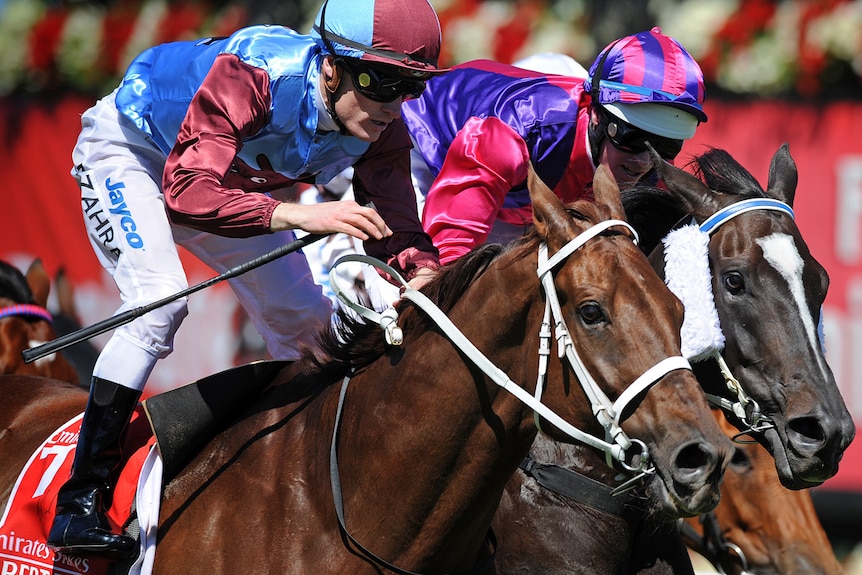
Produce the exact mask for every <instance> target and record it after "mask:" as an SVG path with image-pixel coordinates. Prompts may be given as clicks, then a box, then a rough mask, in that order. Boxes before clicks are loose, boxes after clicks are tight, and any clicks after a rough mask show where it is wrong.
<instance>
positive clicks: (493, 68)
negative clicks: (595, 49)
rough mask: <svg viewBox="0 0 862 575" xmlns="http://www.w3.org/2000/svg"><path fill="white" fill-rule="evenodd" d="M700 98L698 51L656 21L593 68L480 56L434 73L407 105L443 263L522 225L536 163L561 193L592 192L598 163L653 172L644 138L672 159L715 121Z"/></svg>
mask: <svg viewBox="0 0 862 575" xmlns="http://www.w3.org/2000/svg"><path fill="white" fill-rule="evenodd" d="M549 69H550V70H554V69H555V68H554V64H551V67H550V68H548V67H545V68H544V71H545V72H547V71H548V70H549ZM558 69H559V70H560V71H561V72H563V71H564V70H565V66H564V65H561V66H559V67H558ZM568 73H571V72H568ZM597 73H598V75H599V76H600V78H601V81H600V83H598V84H594V83H593V78H594V77H595V76H596V75H597ZM585 76H586V74H585ZM703 99H704V84H703V74H702V72H701V70H700V67H699V66H698V64H697V62H695V61H694V59H693V58H692V57H691V56H690V55H689V54H688V52H687V51H686V50H685V49H684V48H683V47H682V46H681V45H680V44H679V43H678V42H677V41H676V40H674V39H673V38H670V37H669V36H666V35H664V34H662V33H661V31H660V30H659V29H657V28H654V29H653V30H651V31H649V32H642V33H640V34H635V35H632V36H626V37H624V38H621V39H619V40H617V41H615V42H613V43H612V44H610V45H609V46H608V47H606V48H605V50H603V51H602V53H601V54H600V55H599V56H598V57H597V58H596V60H595V62H594V63H593V65H592V67H591V70H590V73H589V76H588V77H586V78H585V77H584V76H581V77H574V76H565V75H556V74H548V73H540V72H536V71H531V70H526V69H522V68H519V67H516V66H509V65H505V64H499V63H496V62H490V61H474V62H468V63H466V64H462V65H460V66H456V67H455V68H453V69H452V71H451V72H449V73H447V74H444V75H442V76H440V77H437V78H434V79H432V80H430V81H429V82H428V83H427V89H426V90H425V92H424V93H423V94H422V96H421V97H420V98H418V99H415V100H412V101H409V102H406V103H405V104H404V106H403V108H402V114H403V117H404V121H405V123H406V124H407V128H408V130H409V131H410V136H411V138H412V139H413V143H414V146H415V149H414V153H413V154H412V161H413V165H412V170H413V174H414V185H417V187H418V192H419V193H420V194H421V195H422V196H424V197H425V205H424V208H423V213H422V221H423V225H424V228H425V230H426V231H427V232H428V234H429V235H430V236H431V239H432V240H433V241H434V245H435V246H436V247H437V249H438V250H439V251H440V260H441V262H442V263H448V262H451V261H452V260H454V259H457V258H458V257H460V256H462V255H463V254H465V253H467V252H468V251H469V250H470V249H472V248H473V247H475V246H476V245H479V244H482V243H484V242H486V241H488V240H491V241H504V240H506V239H509V238H511V237H513V236H518V235H521V234H522V233H523V232H524V231H525V228H526V227H527V226H528V225H529V224H530V222H531V209H530V199H529V194H528V192H527V188H526V176H527V166H528V164H529V163H530V162H532V163H533V165H534V166H535V169H536V172H537V174H538V175H539V177H541V179H542V180H543V181H544V182H545V183H546V184H547V185H548V186H549V187H551V189H553V190H554V191H555V192H556V193H557V195H558V196H559V197H560V198H561V199H562V200H563V201H564V202H569V201H572V200H576V199H579V198H582V197H583V198H590V197H591V194H592V191H591V185H592V180H593V175H594V173H595V169H596V166H597V165H598V164H599V163H601V162H603V163H606V164H607V165H608V167H609V168H610V169H611V172H612V173H613V175H614V177H615V178H616V180H617V183H618V184H619V185H620V186H625V185H627V184H631V183H634V182H636V181H638V180H640V179H641V178H643V177H644V176H646V175H647V174H649V173H650V172H651V171H652V160H651V158H650V155H649V153H648V152H647V151H646V147H645V145H644V142H646V141H649V142H650V143H651V144H652V145H653V147H654V148H655V149H656V150H657V151H658V152H659V154H661V155H662V156H663V157H664V158H665V159H668V160H671V159H673V158H674V157H675V156H676V155H677V154H678V153H679V151H680V150H681V148H682V142H683V140H685V139H688V138H691V137H692V136H693V135H694V132H695V130H696V128H697V126H698V124H699V123H700V122H705V121H706V119H707V118H706V114H704V112H703V108H702V103H703ZM606 142H609V143H610V144H611V145H605V143H606Z"/></svg>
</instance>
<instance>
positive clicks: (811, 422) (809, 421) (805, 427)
mask: <svg viewBox="0 0 862 575" xmlns="http://www.w3.org/2000/svg"><path fill="white" fill-rule="evenodd" d="M787 427H788V428H789V429H790V431H792V432H794V433H796V434H797V435H799V436H800V437H801V438H804V439H805V440H806V442H807V443H812V444H820V443H823V442H824V441H825V440H826V434H825V433H824V431H823V427H822V426H821V424H820V420H819V419H818V418H816V417H796V418H793V419H791V420H790V421H789V422H788V424H787Z"/></svg>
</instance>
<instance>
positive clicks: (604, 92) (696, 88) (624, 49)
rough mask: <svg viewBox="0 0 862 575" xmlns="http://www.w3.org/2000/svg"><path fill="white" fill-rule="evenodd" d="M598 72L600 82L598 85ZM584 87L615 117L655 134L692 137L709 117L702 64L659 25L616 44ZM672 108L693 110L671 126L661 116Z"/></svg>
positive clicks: (603, 55)
mask: <svg viewBox="0 0 862 575" xmlns="http://www.w3.org/2000/svg"><path fill="white" fill-rule="evenodd" d="M597 74H598V75H599V76H600V82H599V83H598V86H595V85H594V84H593V78H594V77H595V76H596V75H597ZM584 89H585V90H587V91H589V92H590V93H591V94H592V96H593V101H594V102H596V101H598V103H599V104H601V105H602V107H604V108H605V109H607V110H608V111H610V112H611V113H613V114H614V115H616V116H619V117H620V118H622V119H623V120H626V121H628V122H629V123H631V124H633V125H635V126H637V127H639V128H641V129H644V130H646V131H649V132H653V133H658V134H661V133H662V132H665V131H666V132H668V133H667V134H666V136H667V137H676V138H678V139H685V138H690V137H691V136H692V135H694V129H695V128H696V127H697V124H698V123H700V122H706V120H707V116H706V114H705V113H704V111H703V100H704V83H703V72H702V71H701V69H700V66H699V65H698V63H697V62H696V61H695V60H694V58H692V57H691V55H690V54H689V53H688V52H687V51H686V49H685V48H683V46H682V45H681V44H680V43H679V42H678V41H676V40H674V39H673V38H671V37H670V36H666V35H664V34H662V32H661V29H660V28H658V27H656V28H653V29H652V30H650V31H649V32H641V33H639V34H634V35H631V36H626V37H624V38H620V39H619V40H616V41H615V42H612V43H611V44H610V45H609V46H608V47H607V48H605V49H604V50H603V51H602V53H601V54H599V56H598V57H597V58H596V60H595V62H593V65H592V66H591V67H590V76H589V77H588V78H587V79H586V80H585V81H584ZM641 104H652V105H650V106H641ZM656 104H657V105H659V106H656ZM668 108H671V109H675V110H676V111H677V112H680V111H681V112H685V113H687V114H685V115H682V116H679V117H678V118H676V119H677V120H678V121H679V125H678V126H674V123H673V119H671V122H670V124H671V125H670V126H667V125H665V124H666V122H664V121H663V120H664V114H655V112H656V111H657V110H661V111H662V112H670V110H669V109H668ZM689 114H690V116H689Z"/></svg>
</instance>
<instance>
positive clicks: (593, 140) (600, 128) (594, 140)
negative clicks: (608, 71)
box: [587, 38, 622, 167]
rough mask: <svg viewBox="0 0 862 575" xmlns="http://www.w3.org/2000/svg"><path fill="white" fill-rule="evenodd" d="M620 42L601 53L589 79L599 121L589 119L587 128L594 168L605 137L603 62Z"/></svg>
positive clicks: (592, 100)
mask: <svg viewBox="0 0 862 575" xmlns="http://www.w3.org/2000/svg"><path fill="white" fill-rule="evenodd" d="M620 40H622V38H619V39H618V40H616V41H615V42H614V43H613V44H611V45H610V46H608V49H607V50H605V51H604V52H603V53H602V56H601V58H599V63H598V65H597V66H596V71H595V72H594V73H593V77H592V78H590V101H591V104H592V107H593V109H594V110H595V112H596V115H597V116H598V117H599V121H598V123H597V124H593V119H592V117H591V118H590V121H589V127H588V129H587V140H588V141H589V144H590V153H591V154H592V155H593V165H595V166H596V167H598V166H599V153H600V152H601V147H602V142H603V141H604V139H605V135H606V134H605V122H604V119H603V117H602V116H603V114H602V103H601V101H600V100H599V96H600V88H599V84H601V82H602V72H604V69H605V60H607V59H608V55H609V54H610V53H611V50H613V49H614V46H616V45H617V43H618V42H619V41H620Z"/></svg>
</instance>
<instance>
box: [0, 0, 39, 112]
mask: <svg viewBox="0 0 862 575" xmlns="http://www.w3.org/2000/svg"><path fill="white" fill-rule="evenodd" d="M44 14H45V7H44V6H43V5H42V3H41V2H35V1H34V0H7V2H6V4H5V5H4V6H3V9H2V12H0V54H2V57H0V96H2V95H4V94H8V93H10V92H12V91H13V90H14V89H15V88H17V87H18V86H19V84H20V82H21V79H22V78H23V77H24V75H25V72H26V69H27V65H28V56H29V50H30V44H29V36H30V30H31V29H32V28H33V26H34V25H35V24H36V22H38V21H39V20H40V19H41V18H42V16H43V15H44Z"/></svg>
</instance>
